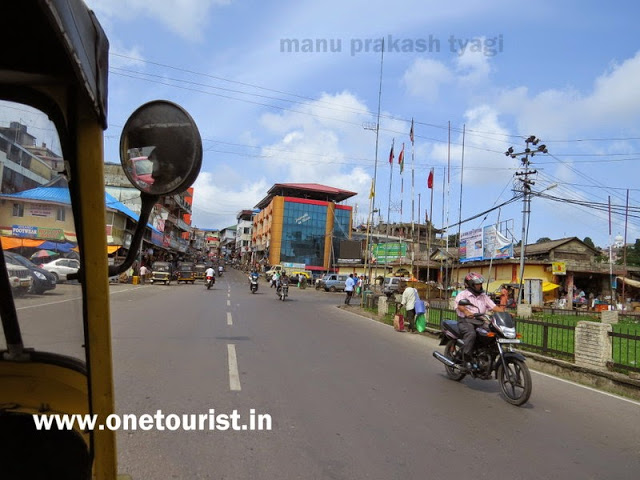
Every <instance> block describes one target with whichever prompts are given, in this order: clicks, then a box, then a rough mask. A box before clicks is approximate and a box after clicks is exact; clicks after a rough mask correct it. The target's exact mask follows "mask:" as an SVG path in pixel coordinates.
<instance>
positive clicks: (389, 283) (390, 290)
mask: <svg viewBox="0 0 640 480" xmlns="http://www.w3.org/2000/svg"><path fill="white" fill-rule="evenodd" d="M407 280H409V279H408V278H406V277H387V278H385V279H384V281H383V282H382V293H384V294H385V295H386V296H387V297H390V296H391V295H393V294H395V293H399V290H400V283H401V282H406V281H407Z"/></svg>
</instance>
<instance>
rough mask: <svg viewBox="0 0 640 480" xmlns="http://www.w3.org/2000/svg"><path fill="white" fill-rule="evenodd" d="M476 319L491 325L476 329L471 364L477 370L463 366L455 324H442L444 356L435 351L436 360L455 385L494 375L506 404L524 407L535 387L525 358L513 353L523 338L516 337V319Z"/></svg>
mask: <svg viewBox="0 0 640 480" xmlns="http://www.w3.org/2000/svg"><path fill="white" fill-rule="evenodd" d="M459 305H463V306H466V307H475V306H474V305H472V304H471V302H469V301H468V300H461V301H460V302H459ZM475 316H476V317H477V318H479V319H482V320H484V321H485V322H486V323H485V325H487V324H488V326H487V327H486V328H485V327H484V326H483V327H478V328H476V333H477V336H476V342H475V345H474V349H473V353H472V360H471V361H472V363H474V364H475V365H477V369H473V370H471V371H468V370H467V369H466V368H465V367H464V365H463V359H462V347H463V345H464V341H463V340H462V334H461V332H460V329H459V328H458V322H457V321H455V320H445V321H443V322H442V332H441V333H440V338H441V340H440V345H445V349H444V355H443V354H441V353H440V352H438V351H434V352H433V356H434V357H436V358H437V359H438V360H440V361H441V362H442V363H444V365H445V370H446V372H447V376H448V377H449V378H450V379H452V380H455V381H460V380H462V379H463V378H464V377H465V376H466V375H468V374H470V375H471V376H473V377H474V378H479V379H481V380H489V379H491V376H492V373H495V378H496V379H497V380H498V382H499V383H500V389H501V390H502V393H503V394H504V396H505V400H506V401H507V402H509V403H510V404H512V405H516V406H520V405H523V404H524V403H526V402H527V401H528V400H529V397H530V396H531V390H532V388H533V386H532V383H531V373H530V372H529V367H527V364H526V363H525V357H524V355H522V354H521V353H518V352H515V351H514V350H513V345H514V344H518V343H520V334H517V333H516V328H515V321H514V319H513V316H511V314H510V313H508V312H494V313H493V314H492V315H487V314H476V315H475Z"/></svg>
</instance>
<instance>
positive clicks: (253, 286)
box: [249, 275, 258, 293]
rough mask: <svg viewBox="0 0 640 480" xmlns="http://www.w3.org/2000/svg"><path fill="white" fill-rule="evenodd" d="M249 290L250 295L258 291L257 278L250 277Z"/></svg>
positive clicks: (254, 276) (255, 276)
mask: <svg viewBox="0 0 640 480" xmlns="http://www.w3.org/2000/svg"><path fill="white" fill-rule="evenodd" d="M249 289H250V290H251V293H256V292H257V291H258V276H257V275H252V276H251V278H250V279H249Z"/></svg>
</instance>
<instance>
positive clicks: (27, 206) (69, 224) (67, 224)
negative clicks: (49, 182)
mask: <svg viewBox="0 0 640 480" xmlns="http://www.w3.org/2000/svg"><path fill="white" fill-rule="evenodd" d="M15 203H21V204H22V205H23V206H24V216H22V217H14V216H13V205H14V204H15ZM58 208H64V210H65V219H64V221H60V220H56V218H57V210H58ZM37 212H39V213H40V214H41V215H44V216H35V215H33V214H34V213H37ZM13 225H25V226H31V227H37V228H38V229H39V230H40V229H42V232H40V231H39V234H38V237H37V238H41V239H43V240H59V241H65V240H69V241H71V242H75V241H76V234H75V225H74V223H73V212H72V210H71V206H66V205H54V204H44V203H42V202H26V201H19V200H15V199H5V200H3V201H0V228H2V231H1V232H0V233H1V234H2V235H5V236H12V226H13ZM47 230H48V231H47ZM58 230H59V231H60V232H61V233H62V234H63V237H62V238H60V237H56V235H55V234H56V233H57V231H58Z"/></svg>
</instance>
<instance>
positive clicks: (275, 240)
mask: <svg viewBox="0 0 640 480" xmlns="http://www.w3.org/2000/svg"><path fill="white" fill-rule="evenodd" d="M270 206H271V212H272V213H271V225H270V226H271V242H270V244H269V264H270V265H278V264H280V248H281V247H282V225H283V223H284V197H274V198H273V200H271V205H270ZM267 208H269V207H267Z"/></svg>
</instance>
